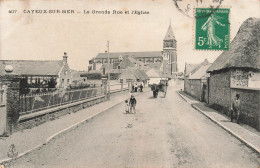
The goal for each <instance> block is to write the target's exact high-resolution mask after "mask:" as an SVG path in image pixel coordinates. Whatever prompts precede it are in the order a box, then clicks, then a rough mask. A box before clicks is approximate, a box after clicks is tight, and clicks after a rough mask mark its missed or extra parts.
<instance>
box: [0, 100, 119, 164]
mask: <svg viewBox="0 0 260 168" xmlns="http://www.w3.org/2000/svg"><path fill="white" fill-rule="evenodd" d="M120 103H122V101H121V102H118V103H115V104H113V105H112V106H110V107H107V108H106V109H103V110H102V111H100V112H97V113H96V114H93V115H91V116H89V117H87V118H85V119H83V120H81V121H80V122H77V123H76V124H73V125H71V126H69V127H67V128H65V129H63V130H61V131H59V132H57V133H55V134H53V135H52V136H50V137H48V138H47V139H46V140H45V142H44V143H41V144H39V145H37V146H36V147H33V148H32V149H29V150H27V151H25V152H23V153H20V154H19V155H18V156H17V157H16V158H15V159H18V158H20V157H22V156H24V155H26V154H29V153H30V152H32V151H34V150H36V149H38V148H40V147H42V146H44V145H46V144H48V143H49V142H50V141H51V140H52V139H54V138H55V137H57V136H58V135H61V134H62V133H65V132H67V131H69V130H71V129H73V128H75V127H77V126H79V125H80V124H82V123H84V122H86V121H87V120H89V119H92V118H94V117H96V116H98V115H99V114H101V113H103V112H105V111H107V110H109V109H110V108H113V107H115V106H117V105H118V104H120ZM11 160H12V158H6V159H3V160H0V165H1V164H3V163H5V162H9V161H11Z"/></svg>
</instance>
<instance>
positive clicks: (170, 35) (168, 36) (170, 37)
mask: <svg viewBox="0 0 260 168" xmlns="http://www.w3.org/2000/svg"><path fill="white" fill-rule="evenodd" d="M164 40H174V41H175V36H174V34H173V31H172V26H171V25H169V27H168V30H167V33H166V35H165V37H164Z"/></svg>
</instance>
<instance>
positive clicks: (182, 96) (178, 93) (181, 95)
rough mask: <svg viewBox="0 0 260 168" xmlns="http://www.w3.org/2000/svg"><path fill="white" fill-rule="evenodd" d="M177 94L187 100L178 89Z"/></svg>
mask: <svg viewBox="0 0 260 168" xmlns="http://www.w3.org/2000/svg"><path fill="white" fill-rule="evenodd" d="M177 94H178V95H179V96H181V98H182V99H183V100H185V101H186V102H188V100H187V99H186V98H185V97H184V96H183V95H182V94H180V92H179V91H177Z"/></svg>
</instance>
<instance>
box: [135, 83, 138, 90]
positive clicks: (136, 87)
mask: <svg viewBox="0 0 260 168" xmlns="http://www.w3.org/2000/svg"><path fill="white" fill-rule="evenodd" d="M137 89H138V86H137V83H136V84H135V92H137Z"/></svg>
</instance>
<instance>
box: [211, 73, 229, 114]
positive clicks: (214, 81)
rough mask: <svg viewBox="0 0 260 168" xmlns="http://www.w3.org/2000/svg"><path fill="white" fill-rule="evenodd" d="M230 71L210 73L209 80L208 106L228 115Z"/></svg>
mask: <svg viewBox="0 0 260 168" xmlns="http://www.w3.org/2000/svg"><path fill="white" fill-rule="evenodd" d="M230 75H231V72H230V71H222V72H218V73H211V74H210V79H209V105H210V106H212V107H213V108H215V109H217V110H219V111H221V112H223V113H225V114H228V112H229V109H230V101H231V97H230V93H231V90H230Z"/></svg>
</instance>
